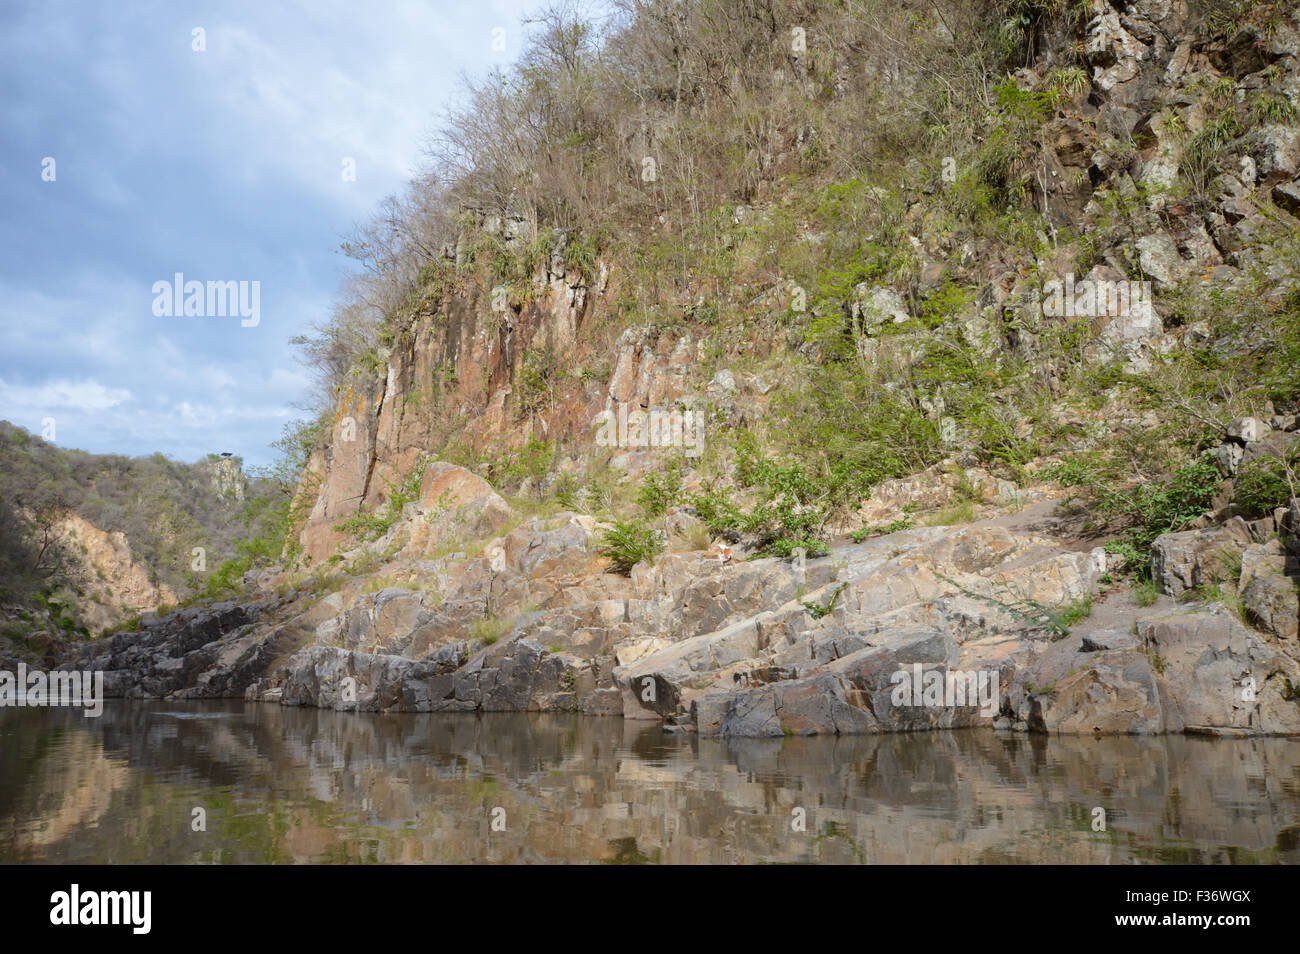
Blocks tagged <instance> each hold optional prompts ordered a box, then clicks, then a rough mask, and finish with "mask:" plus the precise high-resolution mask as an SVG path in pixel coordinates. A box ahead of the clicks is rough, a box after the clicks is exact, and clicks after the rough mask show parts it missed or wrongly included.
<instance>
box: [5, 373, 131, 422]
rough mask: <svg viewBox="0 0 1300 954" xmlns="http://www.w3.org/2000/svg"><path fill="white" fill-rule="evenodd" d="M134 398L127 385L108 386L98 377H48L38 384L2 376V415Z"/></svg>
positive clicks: (89, 407) (95, 407)
mask: <svg viewBox="0 0 1300 954" xmlns="http://www.w3.org/2000/svg"><path fill="white" fill-rule="evenodd" d="M130 400H132V398H131V392H130V391H128V390H126V389H125V388H110V387H105V386H104V385H102V384H100V383H99V382H98V381H92V380H89V379H84V378H83V379H81V380H78V381H70V380H58V381H46V382H44V383H42V384H37V385H34V386H32V385H20V384H10V383H8V382H7V381H4V380H3V379H0V415H8V414H11V413H17V412H26V413H27V414H30V413H31V412H40V411H41V410H42V409H47V410H49V411H56V410H63V409H66V408H72V409H75V410H79V411H103V410H107V409H108V408H111V407H117V406H118V405H119V404H123V403H125V402H127V401H130Z"/></svg>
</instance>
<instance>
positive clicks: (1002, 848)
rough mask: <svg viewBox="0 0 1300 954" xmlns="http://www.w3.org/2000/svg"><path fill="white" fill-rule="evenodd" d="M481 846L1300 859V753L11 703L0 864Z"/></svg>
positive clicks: (1186, 743)
mask: <svg viewBox="0 0 1300 954" xmlns="http://www.w3.org/2000/svg"><path fill="white" fill-rule="evenodd" d="M1096 807H1101V808H1104V809H1105V811H1106V830H1105V831H1104V832H1097V831H1093V826H1092V821H1093V809H1094V808H1096ZM195 808H203V809H204V810H205V811H206V816H207V830H206V831H197V832H196V831H193V830H192V819H193V817H194V814H193V813H194V809H195ZM799 809H801V810H802V817H804V818H805V819H806V823H805V830H803V831H799V830H796V828H797V827H798V826H797V822H798V820H799V818H800V812H799V811H797V810H799ZM494 822H495V824H494ZM502 828H504V830H501V829H502ZM477 861H490V862H609V863H652V864H653V863H674V862H677V863H681V862H720V863H731V862H833V863H868V862H869V863H875V862H885V863H935V862H958V861H959V862H1020V863H1060V862H1084V863H1110V864H1116V863H1120V864H1131V863H1135V862H1142V863H1187V862H1192V863H1278V862H1284V863H1296V862H1300V742H1298V741H1293V740H1284V739H1256V740H1212V739H1196V738H1183V737H1173V738H1162V739H1133V738H1118V739H1101V740H1095V739H1092V738H1086V739H1048V738H1042V737H1030V738H1026V737H1024V736H1009V735H1008V736H1000V735H998V734H995V733H994V732H993V731H991V730H989V731H984V730H969V731H964V732H950V733H928V734H910V735H884V736H864V737H856V738H840V739H781V740H771V741H767V740H763V741H745V742H739V743H738V742H731V743H722V742H714V741H708V740H697V739H695V738H693V737H689V736H687V737H682V736H674V735H668V734H665V733H664V732H663V731H662V730H660V729H659V728H657V727H650V726H646V725H644V724H638V723H630V722H623V721H621V720H618V719H597V718H584V717H578V716H574V717H553V716H537V715H487V716H475V715H457V716H449V715H375V714H347V713H335V712H323V711H320V710H317V709H283V708H280V707H279V706H273V705H258V704H245V703H241V702H229V703H205V704H189V703H187V704H167V703H159V704H144V703H128V702H110V703H108V704H107V706H106V708H105V711H104V715H103V716H102V717H101V718H99V719H87V718H84V717H83V716H82V715H81V714H80V713H79V712H75V711H69V710H48V709H7V710H0V862H10V863H12V862H47V863H48V862H81V863H136V862H169V863H170V862H209V863H210V862H477Z"/></svg>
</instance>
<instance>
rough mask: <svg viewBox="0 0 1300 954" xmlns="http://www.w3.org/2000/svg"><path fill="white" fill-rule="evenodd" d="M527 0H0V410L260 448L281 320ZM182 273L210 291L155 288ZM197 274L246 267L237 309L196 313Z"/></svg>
mask: <svg viewBox="0 0 1300 954" xmlns="http://www.w3.org/2000/svg"><path fill="white" fill-rule="evenodd" d="M541 6H542V3H541V2H540V0H475V2H472V3H465V2H462V0H423V2H418V0H373V2H367V3H356V2H354V0H303V2H267V0H254V2H244V0H226V2H220V3H210V2H183V3H177V2H175V0H171V2H149V0H145V2H134V3H129V4H118V3H104V2H102V0H81V2H60V0H40V2H27V0H4V3H3V4H0V419H5V420H8V421H11V422H13V423H14V424H17V425H19V426H21V427H24V428H26V429H27V430H29V431H31V432H32V433H34V434H38V435H41V436H45V437H47V439H51V440H52V441H53V442H54V443H56V444H58V445H59V446H62V447H76V448H80V449H83V450H88V451H94V452H97V453H119V454H129V455H133V456H134V455H145V454H152V453H155V452H159V451H160V452H162V453H164V454H166V455H167V456H168V457H171V458H174V459H177V460H184V461H190V460H197V459H198V458H200V457H202V456H204V455H206V454H208V453H210V452H217V453H219V452H222V451H229V452H231V453H234V454H236V455H239V456H242V457H243V458H244V460H245V464H246V465H252V466H260V465H264V464H266V463H267V462H269V460H270V459H271V458H272V457H273V456H274V451H273V450H272V449H271V448H270V446H269V445H270V444H271V442H272V441H274V440H275V439H276V438H277V437H279V436H280V433H281V430H282V428H283V427H284V425H285V423H286V422H288V421H290V420H292V419H294V418H297V417H303V416H305V415H304V412H302V411H300V410H297V409H296V408H295V404H297V405H301V404H303V403H305V402H306V400H307V398H308V392H309V390H310V378H309V375H308V372H307V370H306V369H305V368H304V367H303V366H302V365H301V364H299V362H298V361H297V358H296V353H295V349H294V348H293V347H292V346H291V345H290V344H289V340H290V339H291V338H292V337H293V336H294V335H295V334H300V333H302V332H304V331H306V330H308V327H309V325H310V324H311V323H313V322H316V321H320V320H322V319H324V318H326V317H327V316H328V314H329V310H330V306H331V303H332V301H333V299H334V296H335V294H336V293H337V291H338V289H339V286H340V283H341V281H342V280H343V278H344V277H345V276H346V275H347V273H348V271H349V270H350V268H351V267H353V264H354V263H352V262H351V261H350V260H349V259H347V258H345V257H344V256H343V255H341V254H340V253H339V252H338V246H339V243H340V242H341V241H342V240H343V238H344V237H345V236H346V235H347V233H348V232H349V231H350V229H351V228H352V226H353V225H354V224H355V223H357V222H360V221H363V220H364V219H365V218H367V216H368V215H369V213H370V212H371V211H373V210H374V208H375V207H376V206H377V204H378V203H379V202H380V201H381V200H382V199H383V198H384V196H386V195H390V194H393V193H395V192H398V191H400V190H401V189H402V187H403V185H404V184H405V182H406V180H407V179H408V178H409V177H410V176H411V174H412V173H413V172H414V171H415V170H416V168H417V166H418V164H419V161H420V150H421V143H422V142H424V141H426V139H427V137H428V135H429V133H430V132H431V131H432V130H433V129H434V128H435V126H436V124H437V121H438V119H439V117H440V116H441V115H442V114H443V112H444V110H445V109H446V108H447V107H448V106H449V105H452V104H454V103H455V102H456V101H457V97H458V96H459V92H460V89H461V80H462V77H463V76H465V75H469V76H471V77H477V76H482V75H483V74H484V73H486V72H487V71H488V70H490V69H491V68H492V67H494V66H504V65H506V64H507V63H509V62H511V61H513V60H514V59H515V58H516V57H517V56H518V55H519V52H520V49H521V46H522V42H523V31H524V28H523V27H522V26H521V20H522V18H523V17H524V16H525V15H526V14H527V13H528V12H530V11H533V10H536V9H537V8H539V7H541ZM196 31H197V32H196ZM50 160H53V161H52V162H51V161H50ZM347 160H352V163H351V165H350V166H349V165H348V163H347ZM348 172H354V177H353V178H354V181H353V180H351V179H349V178H348V177H347V176H346V173H348ZM177 273H180V274H181V275H182V276H183V282H190V281H197V282H200V283H203V285H202V286H201V288H202V290H203V294H202V295H201V296H199V297H198V298H197V299H196V300H195V302H194V303H195V304H198V305H199V306H200V308H199V310H201V311H203V312H204V314H202V315H190V316H188V317H187V316H185V314H184V311H185V309H184V307H183V305H184V302H183V301H182V302H179V303H177V304H176V307H175V309H174V311H175V314H173V313H172V309H170V308H169V307H168V303H167V302H166V301H164V300H162V291H161V286H158V287H157V288H155V284H156V283H160V282H162V283H166V284H167V285H169V286H170V285H172V284H173V283H174V281H175V276H176V274H177ZM208 282H237V283H246V284H243V285H241V286H235V287H236V288H240V289H241V290H242V291H243V292H244V294H245V296H246V297H245V304H246V307H245V308H244V310H243V312H242V313H236V314H233V315H231V314H228V315H226V316H224V317H223V316H221V315H219V314H212V313H208V309H209V302H208V301H207V294H206V292H207V283H208ZM254 282H256V283H257V285H256V294H257V298H256V299H254V298H253V293H254V285H253V283H254ZM223 287H224V286H223ZM182 290H183V291H186V290H185V289H182ZM255 300H256V302H257V305H258V307H257V308H256V309H254V308H253V307H252V306H253V303H254V301H255ZM211 304H212V311H213V312H215V311H219V310H220V309H219V308H218V307H217V304H218V303H217V302H216V300H215V299H214V301H213V302H212V303H211ZM234 310H235V309H233V308H232V309H231V311H234ZM156 312H161V314H156Z"/></svg>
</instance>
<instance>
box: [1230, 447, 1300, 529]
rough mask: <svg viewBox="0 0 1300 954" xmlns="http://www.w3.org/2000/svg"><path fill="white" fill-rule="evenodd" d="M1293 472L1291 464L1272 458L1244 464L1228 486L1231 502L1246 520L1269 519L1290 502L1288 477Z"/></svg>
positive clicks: (1257, 459)
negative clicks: (1268, 517) (1267, 517)
mask: <svg viewBox="0 0 1300 954" xmlns="http://www.w3.org/2000/svg"><path fill="white" fill-rule="evenodd" d="M1292 456H1293V457H1294V456H1296V455H1292ZM1288 463H1289V464H1290V466H1289V467H1288ZM1295 469H1296V461H1295V460H1292V461H1289V462H1288V461H1283V460H1282V459H1281V458H1280V457H1275V456H1270V457H1257V458H1256V459H1254V460H1252V461H1248V462H1247V463H1245V464H1243V465H1242V467H1241V470H1239V471H1238V472H1237V476H1236V479H1235V480H1234V481H1233V483H1232V502H1233V503H1234V504H1236V505H1237V507H1238V508H1240V510H1241V512H1242V515H1243V516H1244V517H1246V519H1248V520H1258V519H1259V518H1261V517H1266V516H1268V515H1270V514H1271V513H1272V512H1273V511H1274V510H1276V509H1277V508H1278V507H1285V506H1286V505H1287V502H1288V501H1290V499H1291V497H1292V495H1293V493H1294V491H1293V489H1292V486H1291V480H1290V479H1288V477H1289V476H1293V475H1294V473H1295Z"/></svg>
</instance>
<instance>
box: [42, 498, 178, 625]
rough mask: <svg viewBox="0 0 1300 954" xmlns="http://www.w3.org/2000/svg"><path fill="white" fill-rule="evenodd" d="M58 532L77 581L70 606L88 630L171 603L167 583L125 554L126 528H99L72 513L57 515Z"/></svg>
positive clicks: (173, 596)
mask: <svg viewBox="0 0 1300 954" xmlns="http://www.w3.org/2000/svg"><path fill="white" fill-rule="evenodd" d="M59 533H60V535H61V537H62V538H63V540H64V542H65V543H66V544H67V546H66V549H67V552H69V553H70V554H71V555H72V561H73V564H74V566H73V567H72V572H73V574H74V575H75V578H76V579H77V581H78V583H79V585H78V591H79V592H78V593H77V595H76V597H75V601H74V603H73V606H72V609H73V611H74V614H75V616H76V618H77V619H79V620H81V621H82V623H83V625H85V626H86V628H87V629H89V630H90V633H91V635H92V636H98V635H99V634H100V633H102V632H103V631H104V630H106V629H108V628H110V627H112V626H116V625H118V624H120V623H122V622H124V621H126V620H127V619H129V618H130V617H132V616H139V615H140V614H141V613H146V612H153V611H155V610H157V609H158V608H159V607H160V606H162V605H164V604H171V605H173V606H174V605H175V604H176V602H177V599H176V593H175V592H174V591H173V590H172V589H171V587H169V586H168V585H167V584H165V583H159V582H158V581H157V580H156V579H154V578H153V574H152V573H151V572H150V569H149V568H148V567H147V566H143V565H141V564H140V562H139V561H137V560H136V559H135V558H134V557H133V556H132V555H131V547H130V544H129V543H128V542H127V539H126V534H124V533H121V532H112V533H110V532H105V531H104V530H101V529H100V528H99V527H96V526H95V525H94V524H92V523H90V522H88V521H87V520H85V519H84V518H83V517H81V516H80V515H78V514H75V513H74V514H70V515H68V516H67V517H65V518H64V519H63V520H62V521H61V523H60V526H59Z"/></svg>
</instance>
